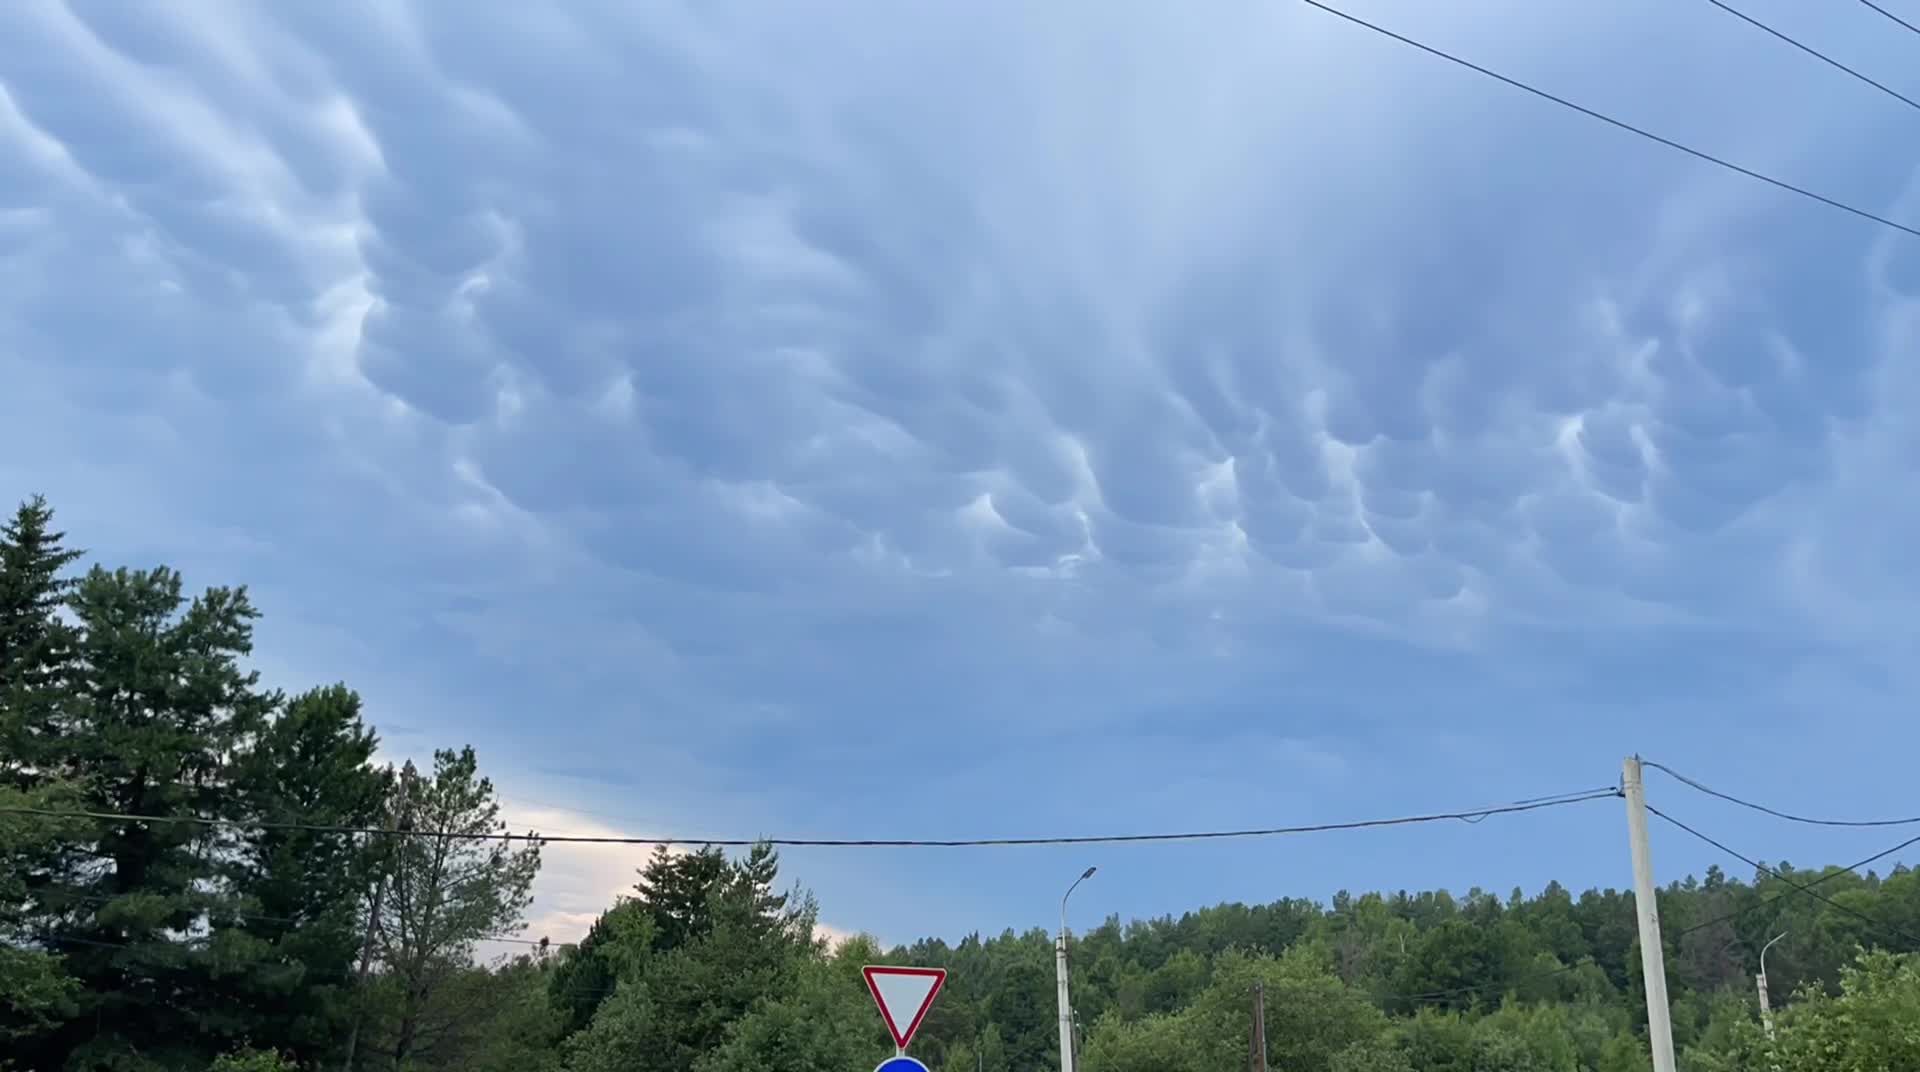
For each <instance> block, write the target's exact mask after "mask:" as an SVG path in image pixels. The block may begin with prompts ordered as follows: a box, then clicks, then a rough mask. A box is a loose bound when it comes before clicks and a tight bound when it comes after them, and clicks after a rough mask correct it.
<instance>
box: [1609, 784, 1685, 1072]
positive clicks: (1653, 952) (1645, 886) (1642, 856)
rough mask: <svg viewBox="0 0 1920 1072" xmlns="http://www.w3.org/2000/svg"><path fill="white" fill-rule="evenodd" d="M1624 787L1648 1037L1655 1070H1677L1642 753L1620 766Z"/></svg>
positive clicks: (1669, 1071) (1670, 1071)
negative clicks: (1631, 849) (1638, 918)
mask: <svg viewBox="0 0 1920 1072" xmlns="http://www.w3.org/2000/svg"><path fill="white" fill-rule="evenodd" d="M1620 790H1621V792H1622V793H1624V794H1625V795H1626V798H1627V838H1628V840H1629V841H1631V842H1632V844H1633V904H1634V907H1635V908H1637V909H1639V915H1640V972H1641V974H1642V975H1643V976H1645V977H1646V984H1647V1040H1648V1041H1649V1042H1650V1043H1651V1044H1652V1046H1653V1072H1675V1068H1674V1062H1673V1009H1672V1007H1671V1006H1670V1005H1669V1004H1668V1003H1667V956H1666V950H1665V948H1664V947H1662V946H1661V944H1660V906H1659V903H1658V902H1657V901H1656V900H1655V897H1656V894H1655V890H1654V885H1653V852H1652V850H1651V849H1649V848H1648V846H1647V788H1646V783H1645V782H1643V781H1642V780H1641V771H1640V757H1639V756H1629V757H1627V760H1626V762H1624V763H1622V764H1621V765H1620Z"/></svg>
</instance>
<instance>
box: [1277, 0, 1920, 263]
mask: <svg viewBox="0 0 1920 1072" xmlns="http://www.w3.org/2000/svg"><path fill="white" fill-rule="evenodd" d="M1300 2H1301V3H1303V4H1306V5H1307V6H1308V7H1314V8H1318V9H1320V10H1321V11H1324V12H1326V13H1327V14H1329V15H1333V16H1335V17H1338V18H1341V19H1345V20H1346V21H1348V22H1350V23H1352V24H1354V25H1355V26H1358V27H1361V28H1362V29H1365V30H1371V31H1372V32H1374V33H1376V34H1379V35H1380V36H1382V37H1386V38H1390V39H1392V40H1395V41H1398V42H1400V43H1401V44H1403V45H1407V46H1409V47H1411V48H1417V49H1419V50H1420V51H1422V52H1425V53H1427V54H1428V55H1430V56H1434V57H1436V58H1439V59H1443V60H1446V61H1447V62H1448V63H1451V64H1455V65H1456V66H1460V67H1464V68H1466V69H1467V70H1469V71H1473V72H1475V73H1476V74H1481V75H1484V76H1486V77H1488V78H1491V79H1493V80H1494V81H1496V82H1501V83H1504V84H1506V85H1509V86H1512V87H1513V88H1515V89H1518V90H1522V91H1524V92H1527V93H1531V94H1533V95H1534V96H1536V97H1539V98H1540V99H1542V100H1545V101H1551V102H1552V103H1554V104H1558V105H1559V106H1561V107H1562V108H1568V109H1571V110H1573V111H1576V112H1579V113H1580V114H1581V115H1584V116H1586V117H1588V118H1590V119H1597V120H1599V121H1600V122H1602V123H1605V124H1607V125H1608V126H1611V127H1615V128H1617V129H1620V130H1624V131H1626V132H1627V133H1629V134H1636V135H1638V136H1640V137H1642V138H1645V139H1647V140H1648V141H1652V142H1657V143H1659V144H1661V145H1664V146H1666V147H1667V148H1669V149H1673V150H1676V151H1678V152H1682V153H1686V154H1687V155H1688V156H1691V157H1694V158H1695V159H1698V160H1704V161H1706V162H1707V163H1709V164H1712V165H1714V166H1715V167H1720V168H1725V169H1726V170H1728V171H1732V172H1734V173H1736V174H1740V175H1745V176H1746V177H1747V178H1750V179H1754V180H1756V181H1758V182H1764V183H1766V184H1767V185H1769V186H1772V187H1775V188H1776V189H1781V190H1785V191H1787V192H1788V193H1793V194H1798V195H1799V196H1801V197H1804V198H1807V199H1809V200H1812V201H1818V202H1820V203H1821V204H1823V205H1826V206H1827V207H1829V208H1836V209H1839V210H1840V211H1842V212H1845V213H1848V214H1849V215H1853V216H1858V217H1859V218H1861V219H1863V220H1870V221H1872V222H1874V223H1877V224H1880V225H1881V226H1883V227H1890V228H1892V229H1894V230H1896V231H1900V232H1902V233H1904V234H1908V235H1912V236H1913V237H1915V238H1920V227H1913V226H1909V225H1907V224H1904V223H1901V222H1899V221H1897V220H1893V219H1889V218H1888V217H1886V216H1882V215H1879V214H1878V213H1874V212H1869V211H1867V210H1866V209H1864V208H1860V207H1858V206H1855V205H1850V204H1847V203H1846V202H1845V201H1837V200H1835V199H1833V198H1831V197H1828V196H1826V195H1825V194H1820V193H1815V192H1814V191H1812V190H1809V189H1807V188H1806V187H1804V186H1797V185H1795V184H1793V183H1790V182H1787V181H1786V180H1784V179H1776V178H1774V177H1773V176H1771V175H1767V174H1763V173H1761V172H1758V171H1755V170H1753V169H1752V168H1749V167H1743V166H1741V165H1739V164H1736V163H1734V162H1732V161H1731V160H1727V159H1725V158H1723V157H1719V156H1715V155H1713V154H1712V153H1709V152H1706V151H1704V150H1701V149H1695V148H1694V147H1692V146H1691V145H1685V144H1683V143H1681V142H1677V141H1674V140H1673V139H1672V138H1667V137H1663V136H1661V135H1659V134H1655V133H1653V132H1652V131H1650V130H1647V129H1646V128H1644V127H1638V126H1635V125H1633V124H1632V123H1629V122H1627V121H1625V120H1623V119H1615V118H1614V117H1613V116H1610V115H1607V114H1605V113H1604V112H1598V111H1595V110H1594V109H1592V108H1589V107H1587V106H1586V105H1584V104H1576V103H1574V102H1573V101H1571V100H1568V99H1567V98H1565V97H1561V96H1556V95H1555V94H1552V93H1549V92H1547V91H1546V90H1544V89H1540V88H1538V87H1535V86H1531V85H1528V84H1527V83H1525V82H1522V81H1520V80H1519V79H1517V78H1509V77H1508V76H1506V75H1504V74H1501V73H1500V72H1498V71H1495V70H1493V69H1491V68H1488V67H1482V66H1481V65H1480V64H1477V63H1474V62H1473V61H1472V60H1468V59H1462V58H1461V57H1459V56H1456V55H1454V54H1452V53H1451V52H1445V51H1442V50H1441V49H1438V48H1435V47H1434V46H1432V45H1429V44H1425V43H1423V42H1420V41H1416V40H1414V39H1413V38H1411V37H1408V36H1406V35H1405V34H1401V33H1396V32H1395V31H1393V30H1389V29H1387V28H1386V27H1384V26H1381V25H1379V24H1377V23H1372V22H1368V21H1367V20H1366V19H1363V18H1361V17H1360V16H1358V15H1354V14H1350V13H1348V12H1346V11H1342V10H1340V9H1339V8H1337V7H1334V6H1333V5H1331V4H1328V3H1324V2H1323V0H1300Z"/></svg>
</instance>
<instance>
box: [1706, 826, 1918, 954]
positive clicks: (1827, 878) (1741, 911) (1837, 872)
mask: <svg viewBox="0 0 1920 1072" xmlns="http://www.w3.org/2000/svg"><path fill="white" fill-rule="evenodd" d="M1913 845H1920V837H1910V838H1908V839H1907V840H1905V841H1902V842H1901V843H1900V844H1898V845H1895V846H1894V847H1893V848H1890V849H1883V850H1881V851H1879V852H1876V853H1874V854H1873V855H1872V856H1869V857H1867V858H1866V859H1864V860H1859V861H1856V862H1854V863H1851V864H1848V865H1847V866H1845V867H1839V868H1835V869H1834V870H1832V871H1829V872H1827V873H1826V874H1824V875H1821V876H1820V877H1819V878H1816V879H1814V880H1813V881H1812V882H1809V883H1807V884H1806V885H1805V886H1803V887H1801V888H1800V889H1799V890H1788V891H1786V892H1784V893H1776V894H1774V895H1773V896H1771V897H1763V898H1761V899H1760V900H1758V901H1755V902H1753V903H1752V904H1750V905H1747V906H1746V907H1744V908H1736V909H1734V910H1733V911H1731V912H1728V913H1726V914H1725V915H1720V916H1715V917H1713V918H1712V919H1710V920H1707V921H1706V922H1704V923H1695V924H1694V925H1693V926H1691V927H1686V928H1683V929H1681V930H1678V931H1675V932H1674V934H1673V936H1674V938H1675V939H1676V940H1677V939H1680V938H1684V937H1686V936H1687V935H1689V934H1692V933H1693V932H1694V931H1703V930H1706V929H1707V928H1708V927H1711V926H1714V925H1715V924H1719V923H1726V922H1728V921H1729V920H1734V919H1738V918H1740V917H1741V916H1744V915H1746V914H1747V913H1748V912H1751V911H1753V910H1754V909H1756V908H1764V907H1766V906H1767V905H1770V904H1772V903H1773V902H1775V901H1778V900H1780V899H1781V898H1782V897H1788V896H1791V895H1793V894H1794V893H1797V892H1804V891H1806V890H1809V889H1812V888H1813V887H1815V886H1818V885H1820V884H1821V883H1824V882H1832V881H1833V880H1834V879H1836V878H1839V877H1840V876H1841V875H1850V874H1853V873H1854V872H1856V871H1858V870H1860V869H1861V868H1863V867H1866V866H1869V865H1871V864H1876V863H1879V862H1880V861H1881V860H1884V859H1886V858H1887V857H1889V856H1892V855H1893V854H1894V853H1896V852H1899V851H1900V850H1902V849H1905V848H1909V847H1911V846H1913Z"/></svg>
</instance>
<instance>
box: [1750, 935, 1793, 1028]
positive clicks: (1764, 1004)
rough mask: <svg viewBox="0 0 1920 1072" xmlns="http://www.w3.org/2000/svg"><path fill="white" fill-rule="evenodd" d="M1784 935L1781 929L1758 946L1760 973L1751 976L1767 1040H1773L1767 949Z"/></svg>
mask: <svg viewBox="0 0 1920 1072" xmlns="http://www.w3.org/2000/svg"><path fill="white" fill-rule="evenodd" d="M1786 936H1787V935H1786V932H1785V931H1782V932H1781V933H1779V934H1776V935H1774V936H1773V938H1772V939H1771V940H1770V941H1768V942H1767V944H1766V945H1763V946H1761V947H1760V974H1758V975H1756V976H1754V977H1753V981H1754V985H1756V986H1757V987H1759V989H1760V1023H1761V1026H1763V1027H1765V1028H1766V1029H1767V1041H1768V1042H1772V1041H1773V1003H1772V1002H1770V1001H1768V1000H1767V950H1769V949H1772V948H1773V943H1774V942H1777V941H1779V940H1780V939H1782V938H1785V937H1786Z"/></svg>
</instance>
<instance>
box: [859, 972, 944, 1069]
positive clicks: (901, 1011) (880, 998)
mask: <svg viewBox="0 0 1920 1072" xmlns="http://www.w3.org/2000/svg"><path fill="white" fill-rule="evenodd" d="M860 974H862V975H864V976H866V979H867V989H868V990H869V991H870V992H872V994H873V1001H874V1004H876V1005H878V1006H880V1016H881V1018H882V1019H884V1020H886V1022H887V1033H888V1034H889V1035H892V1036H893V1044H894V1045H895V1046H898V1047H900V1049H901V1050H903V1051H904V1050H905V1049H906V1048H907V1043H909V1042H911V1041H913V1034H914V1032H916V1031H918V1030H920V1023H921V1021H923V1020H925V1019H926V1018H927V1010H928V1009H931V1008H933V999H934V998H936V997H938V996H939V995H940V987H941V986H942V985H944V984H945V983H946V981H947V973H946V969H944V968H888V967H880V966H870V967H866V968H862V969H860Z"/></svg>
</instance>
